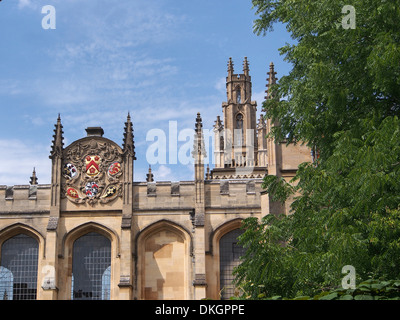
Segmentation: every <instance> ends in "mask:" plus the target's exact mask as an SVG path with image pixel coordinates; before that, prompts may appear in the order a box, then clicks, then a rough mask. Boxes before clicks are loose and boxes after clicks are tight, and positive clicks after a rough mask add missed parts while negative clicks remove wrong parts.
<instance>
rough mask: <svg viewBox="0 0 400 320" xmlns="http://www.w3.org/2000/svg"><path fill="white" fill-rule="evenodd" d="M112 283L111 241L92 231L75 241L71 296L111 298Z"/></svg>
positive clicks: (78, 298) (95, 298) (76, 297)
mask: <svg viewBox="0 0 400 320" xmlns="http://www.w3.org/2000/svg"><path fill="white" fill-rule="evenodd" d="M110 283H111V241H110V240H109V239H108V238H106V237H105V236H103V235H101V234H99V233H96V232H90V233H87V234H85V235H83V236H82V237H80V238H78V239H77V240H75V242H74V247H73V255H72V284H71V298H72V299H73V300H109V299H110Z"/></svg>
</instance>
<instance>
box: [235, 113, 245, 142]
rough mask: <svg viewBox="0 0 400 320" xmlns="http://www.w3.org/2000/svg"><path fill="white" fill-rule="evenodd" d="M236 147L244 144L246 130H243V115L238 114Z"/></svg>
mask: <svg viewBox="0 0 400 320" xmlns="http://www.w3.org/2000/svg"><path fill="white" fill-rule="evenodd" d="M235 133H236V139H235V141H236V145H243V142H244V130H243V114H241V113H238V114H237V115H236V130H235Z"/></svg>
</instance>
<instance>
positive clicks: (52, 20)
mask: <svg viewBox="0 0 400 320" xmlns="http://www.w3.org/2000/svg"><path fill="white" fill-rule="evenodd" d="M42 14H45V16H44V17H43V19H42V28H43V29H44V30H48V29H53V30H54V29H56V8H54V6H51V5H46V6H43V7H42Z"/></svg>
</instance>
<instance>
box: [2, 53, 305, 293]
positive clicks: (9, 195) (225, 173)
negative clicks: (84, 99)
mask: <svg viewBox="0 0 400 320" xmlns="http://www.w3.org/2000/svg"><path fill="white" fill-rule="evenodd" d="M275 74H276V72H275V71H274V66H273V64H271V65H270V70H269V72H268V75H269V77H268V79H267V80H268V84H267V87H269V86H270V85H271V84H273V83H274V82H275V81H276V78H275ZM226 88H227V102H223V103H222V112H223V120H221V118H220V117H219V116H218V117H217V120H216V121H215V125H214V133H215V136H214V137H215V144H214V145H215V147H214V158H215V167H214V168H213V170H212V171H211V172H210V171H209V170H208V169H205V165H204V161H203V158H204V145H203V143H204V141H203V131H202V130H203V129H202V119H201V117H200V114H197V118H196V120H195V138H194V148H193V152H192V155H193V157H194V160H195V161H194V167H195V176H194V180H193V181H180V182H165V181H160V182H154V181H153V180H154V179H153V175H152V173H151V171H149V173H148V175H147V176H148V178H147V181H144V182H139V181H135V179H134V174H133V172H134V161H135V159H136V156H140V155H135V150H134V135H133V126H132V122H131V118H130V116H129V115H128V117H127V121H126V123H125V128H124V135H123V144H122V147H121V146H119V145H118V144H117V143H115V142H114V141H111V140H109V139H107V138H105V137H103V134H104V132H103V130H102V129H101V128H100V127H91V128H87V129H86V131H87V136H86V137H84V138H82V139H79V140H77V141H74V142H72V143H71V144H70V145H69V146H64V143H63V134H64V133H63V127H62V124H61V119H60V117H58V120H57V123H56V125H55V130H54V132H55V133H54V140H53V143H52V150H51V154H50V159H51V161H52V169H51V170H52V172H51V183H50V184H37V178H36V175H35V172H34V173H33V175H32V177H31V181H30V185H15V186H0V263H1V264H0V299H14V300H15V299H45V300H47V299H48V300H69V299H119V300H126V299H202V298H211V299H220V298H222V299H224V298H229V297H230V296H232V295H234V294H235V292H234V290H235V289H234V288H233V286H232V279H233V277H232V269H233V267H234V266H236V265H237V264H238V261H239V257H240V255H241V254H242V252H243V248H242V247H241V246H240V245H239V244H238V243H237V237H238V235H240V233H241V232H242V230H241V229H240V226H241V221H242V220H243V219H246V218H248V217H257V218H261V217H263V216H265V215H267V214H271V213H274V212H275V211H276V210H281V211H282V210H283V211H284V212H286V213H288V206H289V204H286V205H285V206H283V207H280V208H279V206H278V205H277V204H274V203H272V202H270V201H269V197H268V194H266V193H263V191H262V188H261V183H262V178H263V176H264V175H265V174H267V173H268V174H272V175H277V176H280V177H283V178H285V179H287V180H289V179H291V177H293V175H294V174H295V172H296V169H297V167H298V165H299V164H300V163H302V162H304V161H310V160H311V155H310V151H309V150H308V149H307V148H306V147H304V146H301V145H299V144H296V145H286V144H285V143H274V141H273V140H272V139H269V138H267V137H266V136H267V133H268V132H269V130H270V129H271V127H272V126H273V125H274V123H272V122H271V121H270V120H269V119H267V120H266V121H265V120H264V119H263V117H261V118H260V119H256V108H257V105H256V102H254V101H252V100H251V89H252V88H251V77H250V75H249V67H248V62H247V59H246V58H245V60H244V63H243V73H242V74H234V69H233V63H232V60H231V59H230V60H229V62H228V76H227V78H226ZM266 98H267V99H268V98H270V96H269V94H268V90H267V97H266Z"/></svg>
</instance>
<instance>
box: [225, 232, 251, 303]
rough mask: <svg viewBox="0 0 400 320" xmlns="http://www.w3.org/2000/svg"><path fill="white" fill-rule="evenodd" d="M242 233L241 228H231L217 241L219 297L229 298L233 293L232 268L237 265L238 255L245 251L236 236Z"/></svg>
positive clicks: (238, 261)
mask: <svg viewBox="0 0 400 320" xmlns="http://www.w3.org/2000/svg"><path fill="white" fill-rule="evenodd" d="M242 233H243V230H241V229H235V230H232V231H230V232H228V233H227V234H225V235H224V236H222V237H221V240H220V241H219V257H220V291H221V299H229V298H230V297H232V296H234V295H235V286H234V285H233V280H234V278H235V277H234V276H233V269H234V268H235V267H237V266H238V265H239V263H240V257H241V256H242V255H243V254H244V252H245V251H244V248H243V247H242V246H241V245H240V244H239V243H238V237H239V236H240V235H241V234H242Z"/></svg>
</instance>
